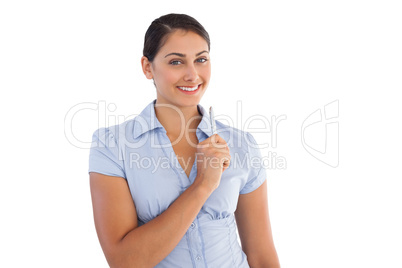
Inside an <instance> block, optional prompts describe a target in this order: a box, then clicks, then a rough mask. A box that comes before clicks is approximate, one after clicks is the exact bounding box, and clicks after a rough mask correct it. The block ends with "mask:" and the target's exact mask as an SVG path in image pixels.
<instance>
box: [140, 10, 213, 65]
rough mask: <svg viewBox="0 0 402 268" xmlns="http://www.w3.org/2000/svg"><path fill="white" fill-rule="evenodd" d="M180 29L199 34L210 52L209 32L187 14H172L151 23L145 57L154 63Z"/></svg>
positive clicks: (145, 45) (146, 34)
mask: <svg viewBox="0 0 402 268" xmlns="http://www.w3.org/2000/svg"><path fill="white" fill-rule="evenodd" d="M178 29H181V30H185V31H192V32H194V33H196V34H198V35H199V36H201V37H202V38H204V39H205V41H207V44H208V50H210V40H209V35H208V32H207V31H206V30H205V29H204V27H203V26H202V25H201V24H200V23H199V22H198V21H197V20H196V19H194V18H193V17H190V16H188V15H186V14H174V13H171V14H167V15H164V16H161V17H159V18H157V19H156V20H154V21H153V22H152V23H151V25H150V26H149V28H148V30H147V32H146V33H145V41H144V50H143V55H144V56H145V57H147V58H148V60H149V61H150V62H152V61H153V60H154V58H155V55H156V54H157V53H158V51H159V50H160V48H161V47H162V46H163V45H164V44H165V42H166V40H167V38H168V37H169V35H170V34H171V33H173V32H174V31H176V30H178Z"/></svg>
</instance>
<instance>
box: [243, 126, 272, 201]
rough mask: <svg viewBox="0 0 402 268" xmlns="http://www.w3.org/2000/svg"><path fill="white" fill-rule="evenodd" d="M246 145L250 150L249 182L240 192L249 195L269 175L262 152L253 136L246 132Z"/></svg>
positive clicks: (248, 155)
mask: <svg viewBox="0 0 402 268" xmlns="http://www.w3.org/2000/svg"><path fill="white" fill-rule="evenodd" d="M245 142H246V144H247V148H248V152H247V158H248V165H247V168H248V172H247V182H246V184H245V185H244V187H243V188H242V189H241V190H240V194H248V193H251V192H252V191H254V190H255V189H257V188H258V187H260V186H261V185H262V184H263V182H264V181H265V180H266V178H267V174H266V171H265V168H264V165H263V161H262V156H261V151H260V149H259V148H258V144H257V142H256V141H255V139H254V137H253V135H251V134H250V133H249V132H246V141H245Z"/></svg>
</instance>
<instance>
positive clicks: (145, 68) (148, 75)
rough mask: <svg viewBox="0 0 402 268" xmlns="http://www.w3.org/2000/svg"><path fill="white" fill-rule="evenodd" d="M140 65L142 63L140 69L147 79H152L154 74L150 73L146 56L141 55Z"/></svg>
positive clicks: (149, 65)
mask: <svg viewBox="0 0 402 268" xmlns="http://www.w3.org/2000/svg"><path fill="white" fill-rule="evenodd" d="M141 65H142V71H143V72H144V74H145V77H146V78H148V79H152V78H153V77H154V76H153V74H152V67H151V62H150V61H149V60H148V58H147V57H145V56H142V58H141Z"/></svg>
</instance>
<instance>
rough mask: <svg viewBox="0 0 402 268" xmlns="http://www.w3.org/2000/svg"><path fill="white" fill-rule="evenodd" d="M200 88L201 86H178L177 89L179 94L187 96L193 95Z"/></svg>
mask: <svg viewBox="0 0 402 268" xmlns="http://www.w3.org/2000/svg"><path fill="white" fill-rule="evenodd" d="M200 88H201V84H199V85H195V86H178V87H177V89H179V91H180V92H182V93H184V94H187V95H193V94H196V93H197V92H198V91H199V90H200Z"/></svg>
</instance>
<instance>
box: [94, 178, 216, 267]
mask: <svg viewBox="0 0 402 268" xmlns="http://www.w3.org/2000/svg"><path fill="white" fill-rule="evenodd" d="M197 182H201V180H197V179H196V180H195V182H194V183H193V184H192V185H191V186H190V187H189V188H187V190H186V191H184V192H183V193H182V194H181V195H180V196H179V197H178V198H177V199H176V200H175V202H173V203H172V205H171V206H170V207H169V208H168V209H167V210H166V211H165V212H163V213H162V214H161V215H159V216H158V217H156V218H154V219H153V220H151V221H149V222H147V223H146V224H144V225H142V226H140V227H138V221H137V213H136V209H135V204H134V202H133V199H132V197H131V194H130V190H129V187H128V184H127V181H126V180H125V179H124V178H121V177H112V176H106V175H103V174H99V173H94V172H91V173H90V186H91V196H92V204H93V211H94V220H95V227H96V231H97V234H98V238H99V242H100V244H101V247H102V250H103V252H104V254H105V256H106V259H107V261H108V263H109V266H110V267H119V268H124V267H154V266H155V265H157V264H158V263H159V262H160V261H162V260H163V259H164V258H165V257H166V256H167V255H169V253H170V252H171V251H172V250H173V249H174V248H175V247H176V245H177V244H178V243H179V242H180V240H181V238H182V237H183V236H184V235H185V233H186V231H187V229H188V228H189V227H190V225H191V222H192V221H193V220H194V219H195V217H196V216H197V214H198V212H199V211H200V209H201V207H202V205H203V204H204V203H205V201H206V200H207V198H208V196H209V195H210V194H211V191H210V190H209V189H207V188H206V187H203V186H201V187H200V183H197Z"/></svg>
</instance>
